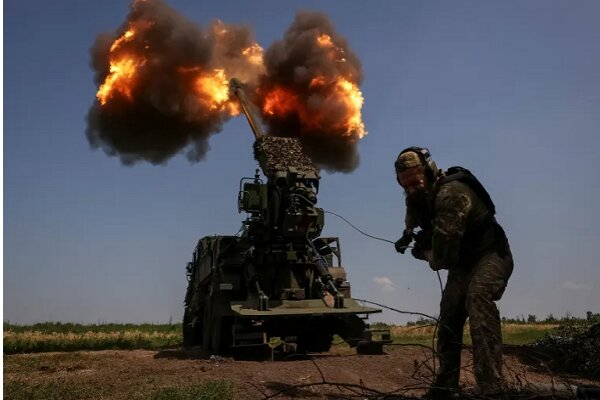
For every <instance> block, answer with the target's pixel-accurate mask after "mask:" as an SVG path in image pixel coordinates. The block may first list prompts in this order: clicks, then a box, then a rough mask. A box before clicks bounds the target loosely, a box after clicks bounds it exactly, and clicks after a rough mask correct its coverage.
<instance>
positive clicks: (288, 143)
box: [254, 136, 319, 177]
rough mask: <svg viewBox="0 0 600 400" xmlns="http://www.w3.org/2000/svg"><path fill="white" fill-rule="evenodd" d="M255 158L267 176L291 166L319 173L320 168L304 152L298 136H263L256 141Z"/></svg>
mask: <svg viewBox="0 0 600 400" xmlns="http://www.w3.org/2000/svg"><path fill="white" fill-rule="evenodd" d="M254 158H255V159H256V161H258V163H259V164H260V167H261V168H262V170H263V173H264V174H265V175H266V176H267V177H272V176H273V175H274V174H275V172H277V171H281V170H286V169H287V168H289V167H293V168H296V169H297V170H299V171H303V172H309V173H310V172H312V173H314V174H317V175H318V174H319V168H318V167H317V166H316V165H315V164H314V163H313V162H312V160H311V159H310V158H309V157H308V156H307V155H306V154H305V153H304V151H303V149H302V144H300V140H299V139H297V138H286V137H275V136H263V137H261V138H259V139H257V140H256V141H255V142H254Z"/></svg>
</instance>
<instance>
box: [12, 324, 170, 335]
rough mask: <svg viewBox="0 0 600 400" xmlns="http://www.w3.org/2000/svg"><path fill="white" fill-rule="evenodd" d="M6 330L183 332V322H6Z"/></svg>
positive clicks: (45, 331)
mask: <svg viewBox="0 0 600 400" xmlns="http://www.w3.org/2000/svg"><path fill="white" fill-rule="evenodd" d="M4 331H5V332H6V331H12V332H18V333H22V332H42V333H86V332H105V333H106V332H127V331H140V332H161V333H168V332H177V333H179V332H181V324H75V323H71V322H41V323H37V324H33V325H15V324H11V323H7V322H5V323H4Z"/></svg>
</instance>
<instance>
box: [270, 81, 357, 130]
mask: <svg viewBox="0 0 600 400" xmlns="http://www.w3.org/2000/svg"><path fill="white" fill-rule="evenodd" d="M309 89H310V90H311V91H315V92H317V93H318V94H319V95H320V96H322V97H323V100H324V103H329V104H333V105H336V108H337V107H339V106H340V105H341V106H343V109H344V110H345V115H344V116H343V117H341V118H340V119H336V120H333V119H332V116H331V115H330V112H329V110H330V109H329V108H328V107H323V108H321V109H317V110H314V109H311V110H309V109H308V106H307V104H306V103H305V101H304V100H303V99H301V98H300V96H299V95H298V94H296V93H294V92H293V91H292V89H289V88H284V87H281V86H278V87H276V88H275V89H273V90H272V91H270V92H269V93H267V95H266V96H265V99H264V104H263V110H262V111H263V114H264V115H266V116H271V117H276V118H277V117H280V118H281V117H286V116H288V115H290V114H292V113H295V114H296V115H297V116H298V119H299V120H300V123H301V124H302V125H303V126H305V127H309V128H311V129H317V130H319V131H323V132H337V134H338V135H341V136H349V137H350V136H356V137H357V138H358V139H361V138H363V137H364V136H365V135H366V134H367V132H366V130H365V125H364V123H363V121H362V115H361V109H362V105H363V103H364V98H363V95H362V93H361V91H360V89H359V88H358V86H357V85H356V84H355V83H353V82H350V81H349V80H347V79H345V78H342V77H338V78H335V79H333V80H327V79H326V78H325V77H324V76H317V77H315V78H313V79H312V80H311V82H310V84H309Z"/></svg>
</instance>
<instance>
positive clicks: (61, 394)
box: [4, 381, 106, 400]
mask: <svg viewBox="0 0 600 400" xmlns="http://www.w3.org/2000/svg"><path fill="white" fill-rule="evenodd" d="M105 392H106V388H103V387H102V386H94V385H91V384H81V383H73V382H65V381H55V382H47V383H40V384H33V385H32V384H30V383H26V382H21V381H13V382H7V383H5V384H4V398H5V399H10V400H79V399H81V400H83V399H97V398H100V397H102V396H106V393H105Z"/></svg>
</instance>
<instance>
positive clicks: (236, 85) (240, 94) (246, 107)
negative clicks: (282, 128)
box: [229, 78, 265, 139]
mask: <svg viewBox="0 0 600 400" xmlns="http://www.w3.org/2000/svg"><path fill="white" fill-rule="evenodd" d="M229 85H230V89H231V90H232V91H233V93H235V95H236V96H237V98H238V100H239V101H240V105H241V106H242V110H243V111H244V115H246V119H247V120H248V123H249V124H250V128H252V133H254V138H255V139H259V138H261V137H262V136H264V135H265V134H264V132H263V130H262V127H261V126H260V124H259V123H258V121H257V119H256V116H255V115H254V111H253V110H252V107H251V104H250V102H249V101H248V97H246V91H245V89H244V85H243V84H242V82H240V80H239V79H237V78H232V79H231V80H230V81H229Z"/></svg>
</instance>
